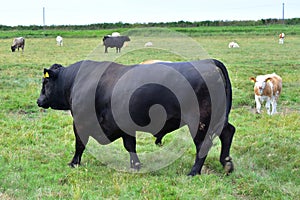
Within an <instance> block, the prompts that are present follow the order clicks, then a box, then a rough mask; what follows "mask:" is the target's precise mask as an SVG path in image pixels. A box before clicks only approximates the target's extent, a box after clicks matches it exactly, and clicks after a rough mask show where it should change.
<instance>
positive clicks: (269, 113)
mask: <svg viewBox="0 0 300 200" xmlns="http://www.w3.org/2000/svg"><path fill="white" fill-rule="evenodd" d="M270 107H271V100H270V99H267V102H266V109H267V113H268V115H271V108H270Z"/></svg>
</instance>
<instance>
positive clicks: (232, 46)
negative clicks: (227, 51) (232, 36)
mask: <svg viewBox="0 0 300 200" xmlns="http://www.w3.org/2000/svg"><path fill="white" fill-rule="evenodd" d="M228 48H240V45H239V44H238V43H236V42H230V43H229V44H228Z"/></svg>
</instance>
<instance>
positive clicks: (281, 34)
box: [279, 33, 285, 44]
mask: <svg viewBox="0 0 300 200" xmlns="http://www.w3.org/2000/svg"><path fill="white" fill-rule="evenodd" d="M284 37H285V34H284V33H280V34H279V44H283V43H284Z"/></svg>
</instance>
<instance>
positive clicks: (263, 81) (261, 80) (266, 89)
mask: <svg viewBox="0 0 300 200" xmlns="http://www.w3.org/2000/svg"><path fill="white" fill-rule="evenodd" d="M250 80H251V81H252V82H254V83H255V84H254V94H255V102H256V112H257V113H261V103H263V102H264V101H266V108H267V112H268V114H269V115H273V114H275V113H276V106H277V101H278V98H279V95H280V93H281V89H282V79H281V77H280V76H278V75H277V74H275V73H273V74H266V75H259V76H257V77H256V78H254V77H251V78H250ZM270 104H272V112H271V111H270Z"/></svg>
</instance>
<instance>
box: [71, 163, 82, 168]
mask: <svg viewBox="0 0 300 200" xmlns="http://www.w3.org/2000/svg"><path fill="white" fill-rule="evenodd" d="M68 165H69V166H70V167H71V168H76V167H79V165H80V164H78V163H73V162H70V163H68Z"/></svg>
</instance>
